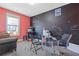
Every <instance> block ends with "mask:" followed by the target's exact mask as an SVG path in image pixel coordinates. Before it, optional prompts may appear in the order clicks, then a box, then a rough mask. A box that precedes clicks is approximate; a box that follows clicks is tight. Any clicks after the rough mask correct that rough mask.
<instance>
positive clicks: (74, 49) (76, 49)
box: [68, 43, 79, 54]
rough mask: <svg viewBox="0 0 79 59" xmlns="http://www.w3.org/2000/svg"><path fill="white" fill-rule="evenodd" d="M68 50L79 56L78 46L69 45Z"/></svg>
mask: <svg viewBox="0 0 79 59" xmlns="http://www.w3.org/2000/svg"><path fill="white" fill-rule="evenodd" d="M68 49H69V50H71V51H73V52H75V53H78V54H79V45H76V44H73V43H69V46H68Z"/></svg>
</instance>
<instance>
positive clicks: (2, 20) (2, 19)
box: [0, 8, 30, 38]
mask: <svg viewBox="0 0 79 59" xmlns="http://www.w3.org/2000/svg"><path fill="white" fill-rule="evenodd" d="M6 13H11V14H14V15H17V16H20V35H19V36H18V37H19V38H23V36H24V35H25V34H27V29H28V27H29V26H30V17H29V16H25V15H22V14H20V13H17V12H13V11H10V10H8V9H4V8H0V32H6Z"/></svg>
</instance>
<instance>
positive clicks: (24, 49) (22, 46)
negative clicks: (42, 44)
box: [4, 41, 79, 56]
mask: <svg viewBox="0 0 79 59" xmlns="http://www.w3.org/2000/svg"><path fill="white" fill-rule="evenodd" d="M30 45H31V43H30V42H28V41H24V42H23V41H22V42H18V43H17V51H16V52H15V51H13V52H9V53H7V54H4V56H50V54H48V55H47V53H49V51H46V50H42V49H40V50H38V52H37V54H35V53H34V52H33V51H32V50H30ZM44 49H45V48H44ZM50 50H51V49H50ZM55 50H56V51H55V54H51V55H52V56H57V55H58V54H56V53H57V51H59V52H60V53H59V56H79V54H76V53H74V52H72V51H70V50H68V49H64V48H61V47H55ZM51 51H52V50H51Z"/></svg>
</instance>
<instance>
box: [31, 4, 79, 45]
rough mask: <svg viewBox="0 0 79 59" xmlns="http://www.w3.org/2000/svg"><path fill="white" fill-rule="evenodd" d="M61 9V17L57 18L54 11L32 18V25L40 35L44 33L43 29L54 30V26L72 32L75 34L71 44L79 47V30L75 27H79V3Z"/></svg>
mask: <svg viewBox="0 0 79 59" xmlns="http://www.w3.org/2000/svg"><path fill="white" fill-rule="evenodd" d="M59 8H61V16H55V12H54V10H55V9H54V10H51V11H48V12H45V13H42V14H39V15H36V16H33V17H31V19H32V25H33V26H34V27H36V30H37V31H38V32H39V33H42V29H43V27H45V28H47V29H49V30H53V29H52V27H53V26H58V27H60V28H61V29H63V31H64V32H71V33H72V34H73V37H72V39H71V40H70V42H72V43H75V44H78V45H79V30H78V28H75V30H73V29H74V28H73V27H74V26H75V25H79V3H71V4H68V5H64V6H62V7H59Z"/></svg>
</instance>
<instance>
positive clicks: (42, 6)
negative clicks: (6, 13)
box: [0, 3, 67, 17]
mask: <svg viewBox="0 0 79 59" xmlns="http://www.w3.org/2000/svg"><path fill="white" fill-rule="evenodd" d="M66 4H67V3H36V4H33V5H31V4H28V3H0V7H3V8H6V9H9V10H12V11H15V12H19V13H21V14H24V15H27V16H30V17H32V16H35V15H38V14H41V13H43V12H46V11H49V10H52V9H54V8H57V7H60V6H63V5H66Z"/></svg>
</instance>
